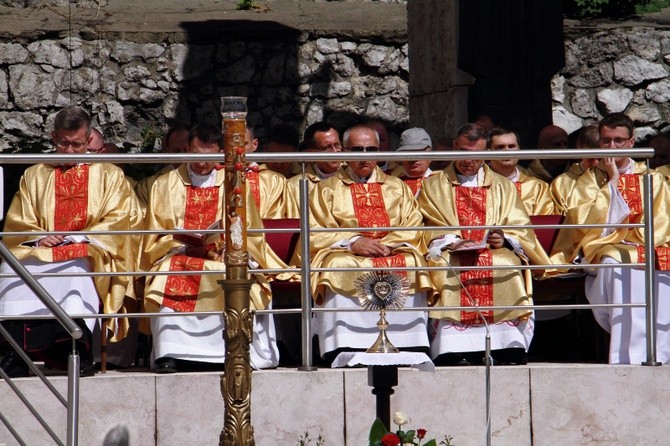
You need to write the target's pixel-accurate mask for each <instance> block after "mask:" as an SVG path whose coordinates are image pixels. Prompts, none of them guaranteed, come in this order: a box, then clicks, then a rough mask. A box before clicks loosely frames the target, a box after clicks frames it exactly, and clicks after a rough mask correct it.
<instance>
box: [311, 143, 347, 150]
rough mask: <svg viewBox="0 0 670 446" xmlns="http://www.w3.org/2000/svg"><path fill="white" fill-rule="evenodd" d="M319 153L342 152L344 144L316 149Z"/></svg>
mask: <svg viewBox="0 0 670 446" xmlns="http://www.w3.org/2000/svg"><path fill="white" fill-rule="evenodd" d="M315 148H316V150H318V151H319V152H341V151H342V144H329V145H327V146H322V147H315Z"/></svg>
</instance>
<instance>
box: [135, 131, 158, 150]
mask: <svg viewBox="0 0 670 446" xmlns="http://www.w3.org/2000/svg"><path fill="white" fill-rule="evenodd" d="M159 138H160V133H159V132H158V131H157V130H156V129H155V128H153V127H144V128H142V132H141V133H140V139H141V142H140V149H141V151H142V152H151V151H153V149H154V144H155V143H156V139H159Z"/></svg>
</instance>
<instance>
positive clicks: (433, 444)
mask: <svg viewBox="0 0 670 446" xmlns="http://www.w3.org/2000/svg"><path fill="white" fill-rule="evenodd" d="M423 446H437V443H436V442H435V440H428V441H427V442H425V443H424V444H423Z"/></svg>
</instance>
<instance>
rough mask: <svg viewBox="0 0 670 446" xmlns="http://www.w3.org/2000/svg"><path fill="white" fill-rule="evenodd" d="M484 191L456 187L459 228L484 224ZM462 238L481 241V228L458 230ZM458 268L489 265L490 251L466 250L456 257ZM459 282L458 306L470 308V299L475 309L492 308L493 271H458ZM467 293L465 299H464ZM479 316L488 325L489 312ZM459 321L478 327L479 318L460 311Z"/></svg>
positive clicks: (491, 260) (481, 188) (483, 189)
mask: <svg viewBox="0 0 670 446" xmlns="http://www.w3.org/2000/svg"><path fill="white" fill-rule="evenodd" d="M486 192H487V189H486V188H483V187H464V186H458V187H456V212H457V215H458V224H459V225H461V226H480V225H485V224H486ZM461 232H462V235H463V238H464V239H472V240H476V241H480V240H482V238H483V237H484V234H485V230H484V229H476V230H462V231H461ZM458 256H459V259H460V265H461V266H492V265H493V256H492V253H491V250H490V249H483V250H481V251H469V252H463V253H460V254H458ZM460 279H461V282H462V283H463V287H462V288H461V306H463V307H471V306H473V305H472V303H471V302H470V297H471V298H472V300H474V301H475V302H476V303H477V305H479V306H490V305H493V271H492V270H471V271H467V270H462V271H461V272H460ZM468 293H469V296H468ZM482 314H483V315H484V317H485V318H486V320H487V321H488V322H493V311H492V310H484V311H482ZM461 322H462V323H464V324H472V325H479V324H481V319H480V318H479V315H478V314H477V312H475V311H461Z"/></svg>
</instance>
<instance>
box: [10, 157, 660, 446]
mask: <svg viewBox="0 0 670 446" xmlns="http://www.w3.org/2000/svg"><path fill="white" fill-rule="evenodd" d="M616 155H617V156H629V157H635V158H650V157H652V156H653V155H654V151H653V149H648V148H643V149H619V150H617V151H616ZM514 156H515V158H518V159H559V158H569V159H577V158H601V157H602V150H599V149H595V150H594V149H563V150H523V151H518V152H515V153H514ZM376 157H377V156H375V154H372V153H332V152H329V153H310V155H309V160H308V161H306V160H305V154H304V153H294V154H291V153H273V154H271V155H270V154H264V153H262V152H261V153H250V154H247V160H248V161H251V162H254V161H293V162H299V163H302V164H303V172H304V165H305V164H306V163H308V162H317V161H332V160H340V161H355V160H368V159H371V158H372V159H374V158H376ZM509 157H510V153H509V152H504V151H472V152H470V151H469V152H438V151H432V152H384V154H383V158H384V159H385V160H388V161H403V160H425V159H430V160H459V159H508V158H509ZM222 159H223V156H222V155H220V154H216V155H214V154H212V155H210V154H131V155H128V154H104V155H94V154H85V155H64V154H48V155H45V154H11V155H2V154H0V164H25V163H38V162H45V161H46V162H49V163H54V164H57V163H67V162H76V163H80V162H86V163H90V162H109V163H151V164H154V163H175V162H187V161H221V160H222ZM645 180H646V181H645V183H644V184H645V190H644V196H645V219H646V221H645V224H618V225H609V224H603V225H567V224H565V225H564V224H560V225H559V224H557V225H524V226H523V228H525V229H528V228H533V229H536V228H565V229H570V228H584V227H590V228H598V227H602V228H605V227H608V228H611V227H626V228H644V230H645V234H646V237H647V240H653V212H652V209H653V207H652V202H651V198H652V197H651V187H650V186H651V175H649V174H646V175H645ZM307 201H308V188H307V181H306V180H305V178H304V175H303V178H302V179H301V182H300V215H301V220H302V223H301V228H300V229H299V231H300V232H301V233H302V234H303V235H304V236H303V237H302V238H301V240H302V242H301V248H302V255H303V262H302V266H301V269H300V271H301V273H302V284H301V292H302V302H301V308H300V309H286V310H282V309H276V310H274V309H273V310H259V311H257V313H259V314H265V313H268V314H272V313H290V312H300V313H301V316H302V322H303V324H302V333H301V341H302V344H303V365H302V367H301V369H302V370H312V369H313V367H312V365H311V356H312V355H311V341H310V335H311V313H312V312H320V311H347V312H348V311H361V310H360V309H355V308H352V309H345V308H342V309H337V308H329V309H325V308H312V306H311V297H310V295H309V294H310V284H309V281H310V276H311V272H321V271H329V270H332V269H329V268H311V265H310V253H309V233H310V232H327V231H331V232H352V231H356V230H357V228H309V212H308V208H307ZM488 227H489V226H467V227H466V226H456V227H450V228H449V230H458V229H469V230H473V229H475V230H476V229H486V228H488ZM495 227H496V228H501V229H512V228H515V227H517V226H499V227H498V226H495ZM360 230H365V231H370V230H371V229H370V228H360ZM374 230H375V231H396V230H397V231H400V230H402V231H412V230H420V231H424V232H425V231H441V230H444V229H443V228H437V227H424V226H421V227H414V228H408V227H402V228H398V227H387V228H375V229H374ZM297 231H298V230H297V229H296V230H291V229H286V230H284V229H280V228H278V229H270V230H249V232H250V233H254V232H268V233H270V232H297ZM203 232H206V233H216V232H221V231H220V230H211V231H210V230H204V231H197V230H174V231H148V230H135V231H77V233H78V234H80V235H83V234H87V235H95V234H118V235H121V234H150V233H161V234H166V233H203ZM31 234H32V235H35V236H40V235H48V234H68V232H46V231H43V232H32V233H31ZM4 235H5V236H12V235H23V233H5V234H4ZM645 253H646V258H645V271H646V283H645V292H646V296H647V301H646V303H644V304H596V305H594V304H579V305H542V306H537V305H524V306H522V307H521V308H526V309H533V310H551V309H566V308H570V309H587V308H590V309H592V308H627V307H631V308H633V307H645V308H646V310H647V359H648V360H647V362H646V364H657V362H656V348H655V343H654V338H655V325H656V322H655V313H654V311H655V309H654V303H655V296H654V295H653V294H654V276H653V265H652V263H651V262H652V261H653V258H654V246H653V243H651V244H650V243H647V244H646V248H645ZM0 255H2V257H3V258H4V259H5V260H6V261H7V262H8V264H9V265H10V266H11V267H12V269H14V270H15V272H16V273H17V275H18V276H20V277H22V278H23V279H24V280H25V281H26V283H27V284H28V286H29V287H31V289H33V291H34V292H35V293H36V295H37V296H38V297H39V298H40V299H41V300H42V301H43V302H44V304H45V306H47V307H48V308H49V309H50V310H51V311H52V312H53V313H54V316H46V315H45V316H46V317H41V316H40V317H35V319H42V318H45V319H46V318H55V319H57V320H58V321H59V322H60V323H61V325H63V326H64V328H65V329H66V330H67V331H68V333H70V334H71V336H72V337H73V343H74V339H78V338H79V337H81V335H82V332H81V329H80V328H79V327H78V326H77V325H76V324H75V323H74V321H73V320H72V319H71V318H70V316H68V315H67V314H66V313H64V312H63V311H62V310H61V309H60V307H59V306H58V305H56V304H55V302H53V301H52V300H50V296H49V295H48V293H46V291H45V290H44V289H43V288H42V287H41V286H40V285H39V283H38V282H37V281H35V279H34V278H33V277H31V274H30V273H29V272H28V271H27V270H26V269H25V268H24V267H23V266H22V265H21V264H20V263H19V262H18V261H17V260H16V258H15V257H14V256H13V255H12V254H11V252H9V250H8V249H7V247H6V246H5V245H4V243H2V242H0ZM615 266H616V267H639V266H640V265H639V264H631V263H621V264H617V265H613V266H608V265H602V264H595V265H572V264H569V265H519V266H509V267H502V266H500V267H480V268H477V267H453V269H454V270H458V269H470V270H472V269H489V270H490V269H548V268H552V269H555V268H558V267H565V268H571V269H585V268H589V269H597V268H602V267H615ZM363 269H364V270H373V269H384V270H395V269H398V270H404V271H410V270H424V271H425V270H429V269H437V270H440V269H442V270H447V269H449V268H440V267H430V268H426V267H423V268H363ZM338 270H341V271H359V270H361V268H339V269H338ZM284 271H285V270H271V269H266V270H260V269H259V270H254V273H266V272H268V273H276V272H284ZM188 273H194V274H210V273H213V274H221V273H220V272H217V271H206V272H205V271H202V272H198V271H194V272H188ZM180 274H184V272H180ZM59 275H60V276H68V275H72V276H75V275H78V274H59ZM82 275H88V276H98V275H108V276H110V275H125V276H131V275H132V276H138V275H142V276H151V275H159V273H158V272H144V271H136V272H125V273H116V274H114V273H112V274H110V273H84V274H82ZM6 276H7V275H0V277H6ZM40 276H49V274H41V275H38V274H35V275H34V277H40ZM50 304H52V305H50ZM519 308H520V306H486V307H480V309H481V310H515V309H519ZM416 309H417V310H420V311H440V310H452V311H454V310H456V311H458V310H469V309H471V307H416ZM210 313H211V314H216V315H219V314H220V312H198V313H190V314H192V315H197V314H210ZM169 316H170V313H168V314H166V313H129V314H122V315H117V314H104V315H81V316H79V315H77V316H75V317H77V318H79V317H81V318H97V317H105V318H121V317H125V318H132V317H169ZM182 316H183V314H182ZM0 317H1V318H2V319H6V320H11V319H13V317H9V316H8V317H5V316H1V315H0ZM17 318H19V317H17ZM20 318H21V319H26V317H25V316H23V317H20ZM73 350H74V349H73ZM78 360H79V358H78V356H76V355H74V356H71V357H70V361H69V362H70V368H69V375H68V384H69V387H68V389H69V402H68V439H67V441H68V445H70V444H76V443H77V426H78V418H77V417H78V378H79V377H78V368H79V367H78V366H79V364H78ZM73 370H74V371H77V374H76V376H75V375H73ZM0 375H2V376H3V378H5V379H6V380H7V382H8V383H9V385H10V386H13V384H12V383H11V380H9V379H7V378H8V377H7V376H6V374H5V373H4V372H2V371H0ZM17 391H18V389H17ZM19 394H20V392H19ZM20 397H22V395H21V396H20ZM61 398H62V397H61ZM28 404H29V403H28ZM72 405H74V406H75V407H74V409H75V410H74V411H71V410H70V407H71V406H72ZM34 415H35V416H36V417H38V418H39V415H38V414H34ZM0 420H1V421H2V422H3V423H5V425H7V426H8V429H9V430H10V432H12V434H13V435H14V437H15V438H16V439H17V440H18V441H19V442H20V443H22V444H23V442H22V440H21V439H20V437H19V436H18V435H17V434H16V433H15V432H14V431H13V429H11V427H10V426H9V425H8V423H7V422H6V419H5V418H4V416H2V414H0ZM45 429H47V431H48V432H50V433H51V432H52V431H51V429H50V428H49V427H48V426H45ZM54 440H55V441H56V442H58V443H59V444H62V443H60V441H59V440H58V439H57V438H54Z"/></svg>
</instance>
